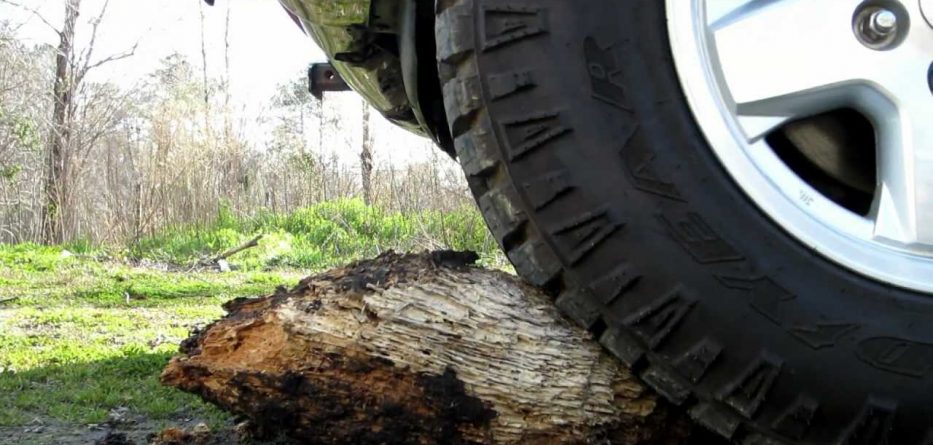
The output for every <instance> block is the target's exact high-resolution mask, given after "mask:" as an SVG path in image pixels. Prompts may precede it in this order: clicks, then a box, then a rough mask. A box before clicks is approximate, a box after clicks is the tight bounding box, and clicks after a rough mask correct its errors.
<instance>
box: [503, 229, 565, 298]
mask: <svg viewBox="0 0 933 445" xmlns="http://www.w3.org/2000/svg"><path fill="white" fill-rule="evenodd" d="M508 257H509V260H511V261H512V264H513V265H514V266H515V270H516V271H517V272H518V274H519V275H521V276H522V278H524V279H525V280H527V281H528V282H529V283H531V284H532V285H534V286H538V287H544V286H545V285H546V284H548V283H550V282H551V281H552V280H554V278H556V277H557V276H558V274H560V272H561V265H560V262H559V261H558V260H557V257H555V256H554V254H553V253H551V251H550V249H549V248H548V247H547V246H545V245H544V243H543V242H541V241H539V240H534V241H528V242H525V243H524V244H522V245H521V246H519V247H517V248H515V249H512V250H511V251H509V252H508Z"/></svg>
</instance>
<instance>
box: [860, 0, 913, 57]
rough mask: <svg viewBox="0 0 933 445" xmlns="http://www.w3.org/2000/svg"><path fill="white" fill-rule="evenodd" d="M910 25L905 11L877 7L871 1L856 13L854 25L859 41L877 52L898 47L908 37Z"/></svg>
mask: <svg viewBox="0 0 933 445" xmlns="http://www.w3.org/2000/svg"><path fill="white" fill-rule="evenodd" d="M909 24H910V23H909V19H908V17H907V16H906V15H905V11H902V10H900V9H898V8H885V7H881V6H877V5H876V4H874V2H870V1H866V2H865V3H863V4H862V6H860V7H859V8H858V9H857V10H856V11H855V17H854V20H853V23H852V25H853V30H854V31H855V36H856V37H857V38H858V40H859V41H860V42H862V44H863V45H865V46H867V47H869V48H871V49H874V50H877V51H884V50H887V49H891V48H893V47H895V46H897V44H898V43H900V42H901V41H902V40H903V37H904V35H906V33H907V31H908V28H909V27H910V26H909Z"/></svg>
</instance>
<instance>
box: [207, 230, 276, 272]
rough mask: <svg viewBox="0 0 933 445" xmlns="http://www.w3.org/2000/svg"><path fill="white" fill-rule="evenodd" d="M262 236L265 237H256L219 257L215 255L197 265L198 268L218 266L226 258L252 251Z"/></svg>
mask: <svg viewBox="0 0 933 445" xmlns="http://www.w3.org/2000/svg"><path fill="white" fill-rule="evenodd" d="M263 236H265V235H258V236H256V237H255V238H253V239H251V240H249V241H247V242H245V243H243V244H240V245H239V246H237V247H234V248H232V249H230V250H227V251H224V252H223V253H221V254H220V255H217V256H215V257H213V258H211V259H209V260H204V261H201V262H200V263H199V265H200V266H204V267H208V266H216V265H219V264H220V263H221V261H226V260H227V258H230V257H232V256H234V255H236V254H238V253H240V252H242V251H244V250H249V249H252V248H253V247H256V246H259V241H261V240H262V238H263Z"/></svg>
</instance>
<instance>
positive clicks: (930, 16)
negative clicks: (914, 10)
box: [920, 0, 933, 28]
mask: <svg viewBox="0 0 933 445" xmlns="http://www.w3.org/2000/svg"><path fill="white" fill-rule="evenodd" d="M920 13H921V14H923V18H924V20H926V22H927V25H930V27H931V28H933V0H920Z"/></svg>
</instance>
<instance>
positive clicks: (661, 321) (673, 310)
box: [623, 286, 696, 349]
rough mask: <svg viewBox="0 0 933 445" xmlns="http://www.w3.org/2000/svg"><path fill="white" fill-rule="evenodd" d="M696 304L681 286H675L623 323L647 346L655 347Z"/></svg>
mask: <svg viewBox="0 0 933 445" xmlns="http://www.w3.org/2000/svg"><path fill="white" fill-rule="evenodd" d="M695 304H696V300H695V299H693V298H690V297H688V296H687V295H686V291H685V290H684V288H683V287H682V286H677V287H676V288H674V289H673V290H672V291H670V292H668V293H667V294H665V295H664V296H662V297H660V298H657V299H656V300H654V301H653V302H651V303H650V304H649V305H647V306H645V307H643V308H641V309H639V310H638V311H636V312H635V313H634V314H633V315H631V316H629V317H628V318H626V319H625V320H624V321H623V323H624V324H625V326H627V327H628V328H629V329H630V330H631V331H632V333H633V334H634V335H635V336H636V337H638V338H639V339H641V340H642V341H644V342H645V343H646V344H647V345H648V348H650V349H656V348H657V347H658V346H659V345H660V344H661V343H662V342H663V341H664V339H666V338H667V337H668V336H670V335H671V333H673V332H674V329H675V328H677V326H679V325H680V322H681V321H682V320H683V319H684V317H686V316H687V313H688V312H690V310H691V309H693V307H694V306H695Z"/></svg>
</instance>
